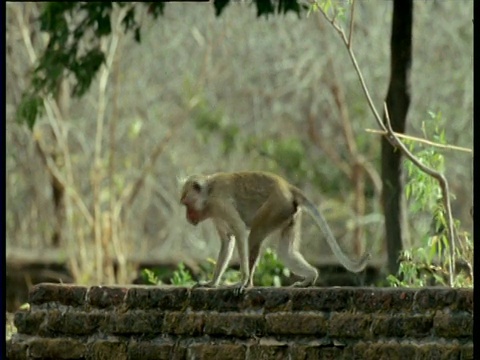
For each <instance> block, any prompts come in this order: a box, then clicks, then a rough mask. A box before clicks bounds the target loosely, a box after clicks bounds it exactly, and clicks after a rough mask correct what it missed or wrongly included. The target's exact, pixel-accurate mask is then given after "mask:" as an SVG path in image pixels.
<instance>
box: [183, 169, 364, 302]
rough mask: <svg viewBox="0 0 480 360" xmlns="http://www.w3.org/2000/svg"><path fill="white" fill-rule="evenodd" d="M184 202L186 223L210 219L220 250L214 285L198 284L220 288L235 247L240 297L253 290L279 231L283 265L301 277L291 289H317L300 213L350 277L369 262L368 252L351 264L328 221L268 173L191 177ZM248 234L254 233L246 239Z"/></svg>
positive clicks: (302, 196)
mask: <svg viewBox="0 0 480 360" xmlns="http://www.w3.org/2000/svg"><path fill="white" fill-rule="evenodd" d="M180 203H181V204H183V205H185V206H186V218H187V221H188V222H189V223H190V224H192V225H195V226H196V225H198V224H199V223H200V222H202V221H204V220H207V219H212V221H213V223H214V225H215V227H216V231H217V233H218V236H219V237H220V241H221V244H220V250H219V253H218V259H217V263H216V265H215V269H214V272H213V277H212V280H211V281H208V282H206V283H203V284H200V283H198V284H196V285H195V286H196V287H197V286H200V287H217V286H218V285H219V283H220V280H221V277H222V275H223V273H224V272H225V270H226V268H227V266H228V263H229V261H230V259H231V257H232V253H233V249H234V247H235V242H236V243H237V250H238V255H239V258H240V273H241V281H240V283H238V284H235V285H234V287H235V288H236V289H237V290H238V293H242V292H243V291H244V290H245V289H246V288H248V287H252V286H253V274H254V271H255V267H256V265H257V262H258V259H259V253H260V247H261V245H262V243H263V241H264V240H265V239H266V237H267V236H268V235H270V234H271V233H272V232H273V231H275V230H279V231H280V240H279V246H278V254H279V257H280V259H281V260H282V261H283V262H284V264H285V266H286V267H287V268H289V269H290V270H291V271H292V272H293V273H294V274H296V275H299V276H300V277H302V278H303V280H301V281H297V282H295V283H294V284H293V285H292V286H296V287H307V286H312V285H314V284H315V282H316V280H317V278H318V271H317V269H316V268H315V267H313V266H312V265H310V264H309V263H308V262H307V261H306V260H305V258H304V257H303V256H302V254H301V253H300V251H299V246H300V243H299V236H300V225H301V214H302V209H303V210H306V211H307V212H308V213H309V215H310V216H311V217H312V218H313V219H314V221H315V223H316V225H317V226H318V227H319V228H320V230H321V231H322V232H323V235H324V236H325V237H326V239H327V242H328V244H329V246H330V248H331V249H332V251H333V253H334V254H335V256H336V257H337V258H338V259H339V260H340V262H341V263H342V265H343V266H344V267H345V268H346V269H347V270H349V271H351V272H360V271H362V270H363V269H364V268H365V267H366V265H367V262H368V260H369V259H370V258H371V255H370V253H369V252H365V253H364V254H363V255H362V256H361V257H360V259H359V260H357V261H352V260H351V259H349V258H348V257H347V255H346V254H345V253H344V252H343V251H342V249H341V248H340V246H339V245H338V242H337V241H336V239H335V237H334V236H333V234H332V231H331V230H330V227H329V226H328V224H327V222H326V220H325V218H324V217H323V215H322V214H321V213H320V212H319V211H318V210H317V207H316V206H315V204H314V203H313V202H311V201H310V200H309V199H308V198H307V197H306V195H305V194H304V193H303V192H302V191H301V190H300V189H299V188H297V187H295V186H293V185H291V184H290V183H289V182H288V181H287V180H285V179H284V178H282V177H280V176H278V175H275V174H273V173H269V172H262V171H244V172H232V173H225V172H219V173H215V174H211V175H192V176H190V177H188V178H187V179H186V180H185V182H184V184H183V187H182V190H181V196H180ZM248 230H250V233H249V234H248V235H247V232H248Z"/></svg>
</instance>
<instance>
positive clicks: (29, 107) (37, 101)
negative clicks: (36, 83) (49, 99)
mask: <svg viewBox="0 0 480 360" xmlns="http://www.w3.org/2000/svg"><path fill="white" fill-rule="evenodd" d="M42 110H43V100H42V98H41V97H40V96H38V95H33V94H24V95H23V96H22V99H21V101H20V105H19V106H18V108H17V113H16V116H15V117H16V121H17V122H19V123H25V124H27V126H28V128H29V129H30V130H32V129H33V126H34V125H35V120H36V118H37V116H38V115H39V114H40V113H41V112H42Z"/></svg>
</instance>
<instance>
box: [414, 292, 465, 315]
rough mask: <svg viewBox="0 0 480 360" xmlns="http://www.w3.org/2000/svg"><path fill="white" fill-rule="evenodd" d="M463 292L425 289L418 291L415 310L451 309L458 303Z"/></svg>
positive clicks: (415, 298)
mask: <svg viewBox="0 0 480 360" xmlns="http://www.w3.org/2000/svg"><path fill="white" fill-rule="evenodd" d="M460 293H461V291H458V290H456V289H450V288H433V287H432V288H424V289H419V290H417V292H416V294H415V297H414V310H416V311H428V310H437V309H444V308H447V307H451V306H452V305H453V304H455V303H456V302H457V294H460Z"/></svg>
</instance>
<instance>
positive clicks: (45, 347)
mask: <svg viewBox="0 0 480 360" xmlns="http://www.w3.org/2000/svg"><path fill="white" fill-rule="evenodd" d="M85 353H86V346H85V344H84V343H82V342H81V341H79V340H76V339H67V338H59V339H52V338H34V339H32V341H30V343H29V344H28V354H29V356H30V357H31V358H34V359H36V358H41V359H81V358H83V357H84V356H85Z"/></svg>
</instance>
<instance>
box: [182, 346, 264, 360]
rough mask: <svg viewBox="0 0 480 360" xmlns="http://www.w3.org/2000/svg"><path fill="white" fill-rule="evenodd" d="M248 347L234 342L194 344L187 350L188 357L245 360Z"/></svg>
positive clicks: (205, 359)
mask: <svg viewBox="0 0 480 360" xmlns="http://www.w3.org/2000/svg"><path fill="white" fill-rule="evenodd" d="M245 353H246V349H245V346H244V345H240V344H232V343H230V344H229V343H220V344H216V343H213V344H205V343H200V344H195V343H194V344H192V345H191V346H189V347H188V349H187V351H186V355H187V356H186V358H187V359H198V360H209V359H222V360H244V359H245ZM252 359H257V358H252Z"/></svg>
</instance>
